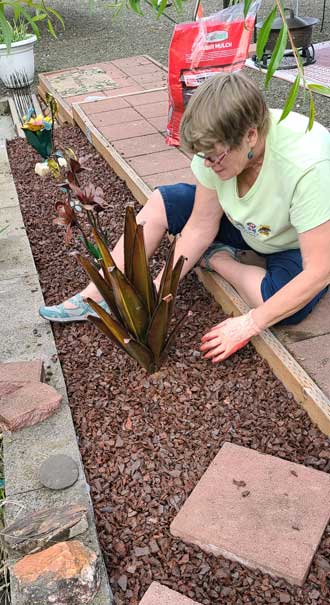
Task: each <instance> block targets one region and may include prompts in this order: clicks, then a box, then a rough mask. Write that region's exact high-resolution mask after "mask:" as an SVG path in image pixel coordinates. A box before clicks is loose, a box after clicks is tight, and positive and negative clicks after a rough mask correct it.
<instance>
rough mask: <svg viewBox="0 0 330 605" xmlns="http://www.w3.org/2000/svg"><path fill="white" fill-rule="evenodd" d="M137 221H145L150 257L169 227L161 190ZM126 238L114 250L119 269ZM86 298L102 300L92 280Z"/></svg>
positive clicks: (71, 306)
mask: <svg viewBox="0 0 330 605" xmlns="http://www.w3.org/2000/svg"><path fill="white" fill-rule="evenodd" d="M136 220H137V223H144V224H145V227H144V241H145V246H146V252H147V257H148V258H149V257H150V256H152V254H153V253H154V252H155V250H157V248H158V246H159V244H160V242H161V240H162V238H163V236H164V233H165V231H166V229H167V217H166V211H165V206H164V201H163V198H162V196H161V194H160V192H159V191H158V190H157V189H156V190H155V191H154V192H153V193H152V194H151V196H150V198H149V199H148V201H147V202H146V204H145V206H144V207H143V208H142V210H141V211H140V212H139V213H138V215H137V217H136ZM123 242H124V238H123V236H121V238H120V239H119V240H118V242H117V244H116V246H115V247H114V249H113V250H112V253H111V254H112V257H113V259H114V261H115V263H116V265H117V267H119V269H120V270H121V271H123V270H124V245H123ZM80 294H81V295H82V296H83V297H84V298H92V299H93V300H95V301H96V302H99V301H100V300H102V297H101V295H100V293H99V291H98V290H97V288H96V286H95V285H94V284H93V283H92V282H90V283H89V284H88V286H87V287H86V288H85V289H84V290H82V292H81V293H80ZM64 306H65V307H66V308H67V309H70V308H73V307H74V305H73V304H72V303H70V302H69V301H65V303H64Z"/></svg>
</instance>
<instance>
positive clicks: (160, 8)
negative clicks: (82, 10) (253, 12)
mask: <svg viewBox="0 0 330 605" xmlns="http://www.w3.org/2000/svg"><path fill="white" fill-rule="evenodd" d="M251 1H252V0H249V2H251ZM183 2H187V0H174V1H172V6H173V7H174V8H175V10H176V11H177V12H179V13H180V12H181V11H182V5H183ZM94 4H95V0H89V7H90V9H93V7H94ZM105 6H107V7H108V8H110V9H112V11H113V15H114V16H116V15H118V14H119V13H121V12H122V11H123V10H125V9H128V10H132V11H134V12H135V13H136V14H137V15H140V16H143V14H144V13H143V6H148V7H151V8H152V10H153V11H154V13H155V14H156V15H157V17H158V18H159V17H160V16H161V15H162V14H163V12H164V10H165V9H166V7H167V0H160V2H158V0H115V1H114V2H111V3H109V4H105Z"/></svg>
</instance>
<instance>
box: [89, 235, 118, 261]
mask: <svg viewBox="0 0 330 605" xmlns="http://www.w3.org/2000/svg"><path fill="white" fill-rule="evenodd" d="M92 232H93V236H94V239H95V242H96V245H97V247H98V249H99V251H100V253H101V256H102V259H103V261H104V263H105V266H106V267H108V268H109V267H114V266H115V263H114V260H113V258H112V256H111V254H110V251H109V249H108V247H107V246H106V245H105V243H104V241H103V239H102V238H101V237H100V234H99V233H98V232H97V230H96V229H92Z"/></svg>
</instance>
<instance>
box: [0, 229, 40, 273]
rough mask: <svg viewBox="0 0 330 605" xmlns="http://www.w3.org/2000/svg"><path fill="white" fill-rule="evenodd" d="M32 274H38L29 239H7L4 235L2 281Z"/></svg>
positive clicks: (0, 263) (0, 241) (0, 244)
mask: <svg viewBox="0 0 330 605" xmlns="http://www.w3.org/2000/svg"><path fill="white" fill-rule="evenodd" d="M31 274H34V275H35V274H36V268H35V265H34V261H33V256H32V252H31V249H30V246H29V242H28V239H27V237H26V236H24V235H21V236H19V237H5V234H3V235H2V237H0V275H1V279H2V280H3V279H14V278H15V277H18V276H22V275H31Z"/></svg>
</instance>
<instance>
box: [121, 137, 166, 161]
mask: <svg viewBox="0 0 330 605" xmlns="http://www.w3.org/2000/svg"><path fill="white" fill-rule="evenodd" d="M115 147H116V149H117V150H118V151H119V153H121V154H122V156H123V157H124V158H133V157H135V156H139V155H144V154H146V153H154V152H155V151H166V150H167V149H168V147H167V145H166V143H165V139H164V137H162V135H161V134H149V135H146V136H144V137H141V136H138V137H134V139H125V140H123V141H116V145H115Z"/></svg>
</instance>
